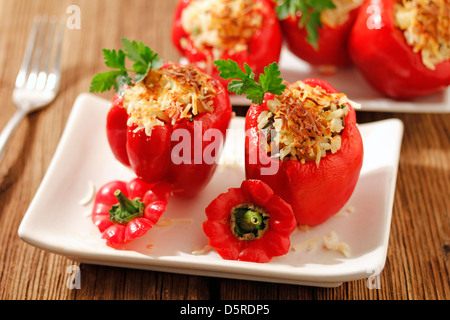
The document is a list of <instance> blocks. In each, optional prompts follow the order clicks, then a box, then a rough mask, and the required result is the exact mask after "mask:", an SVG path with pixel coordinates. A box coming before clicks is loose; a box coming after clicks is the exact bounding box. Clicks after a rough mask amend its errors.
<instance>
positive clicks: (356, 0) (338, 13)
mask: <svg viewBox="0 0 450 320" xmlns="http://www.w3.org/2000/svg"><path fill="white" fill-rule="evenodd" d="M362 3H363V0H333V4H334V5H335V7H336V8H334V9H327V10H324V11H322V14H321V15H320V19H321V21H322V23H323V24H326V25H327V26H329V27H332V28H334V27H337V26H340V25H342V24H344V23H345V22H346V21H347V20H348V18H349V14H350V11H352V10H354V9H356V8H358V7H359V6H361V4H362Z"/></svg>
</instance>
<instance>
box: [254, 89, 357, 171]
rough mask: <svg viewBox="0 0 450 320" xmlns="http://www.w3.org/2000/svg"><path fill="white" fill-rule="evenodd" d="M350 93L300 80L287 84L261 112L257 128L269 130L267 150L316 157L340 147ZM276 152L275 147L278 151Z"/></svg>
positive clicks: (286, 157) (297, 157) (279, 155)
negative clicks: (280, 93) (325, 88)
mask: <svg viewBox="0 0 450 320" xmlns="http://www.w3.org/2000/svg"><path fill="white" fill-rule="evenodd" d="M347 102H348V99H347V97H346V96H345V95H344V94H342V93H327V92H326V91H325V90H324V89H322V88H320V87H318V86H317V87H312V86H310V85H307V84H305V83H303V82H301V81H297V82H295V83H292V84H287V88H286V90H285V91H284V92H283V94H282V95H280V96H275V98H274V99H273V100H269V101H267V108H268V110H267V111H263V112H261V114H260V116H259V118H258V128H259V129H260V130H266V137H267V144H266V151H267V153H268V154H269V153H272V151H273V150H278V153H276V154H272V155H271V156H272V157H275V158H280V159H281V160H297V161H301V162H302V163H304V162H305V161H315V162H316V165H317V166H318V165H319V162H320V159H321V158H322V157H325V156H326V155H327V152H328V151H330V152H332V153H336V152H337V151H338V150H339V149H340V148H341V136H340V135H339V133H340V132H341V131H342V130H343V129H344V117H345V115H347V113H348V106H347V105H346V103H347ZM275 152H276V151H275Z"/></svg>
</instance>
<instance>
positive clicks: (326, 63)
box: [277, 0, 363, 72]
mask: <svg viewBox="0 0 450 320" xmlns="http://www.w3.org/2000/svg"><path fill="white" fill-rule="evenodd" d="M362 2H363V1H362V0H326V1H293V0H280V1H278V7H277V11H278V16H279V18H280V24H281V28H282V31H283V35H284V38H285V40H286V43H287V46H288V48H289V50H290V51H292V53H294V54H295V55H296V56H298V57H299V58H300V59H302V60H304V61H306V62H308V63H310V64H312V65H315V66H318V67H320V68H322V71H326V72H328V71H330V68H331V71H333V70H335V68H336V67H345V66H350V65H351V64H352V61H351V59H350V55H349V52H348V49H347V44H348V37H349V34H350V31H351V28H352V26H353V23H354V22H355V19H356V16H357V14H358V11H359V8H360V6H361V4H362Z"/></svg>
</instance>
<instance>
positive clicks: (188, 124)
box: [106, 64, 232, 197]
mask: <svg viewBox="0 0 450 320" xmlns="http://www.w3.org/2000/svg"><path fill="white" fill-rule="evenodd" d="M170 66H171V64H165V65H164V66H163V68H169V67H170ZM211 81H212V82H211V83H212V84H213V86H214V88H215V90H216V92H217V94H216V95H215V96H214V98H212V102H213V106H214V110H213V111H212V112H204V113H200V114H198V115H197V116H195V118H193V121H191V120H189V119H181V120H179V121H178V122H177V123H175V124H172V123H165V124H164V125H158V126H155V127H154V128H153V129H152V131H151V135H147V134H146V132H145V130H143V129H141V130H136V125H128V123H127V122H128V118H129V115H128V114H127V111H126V110H125V108H124V107H123V98H122V97H120V96H118V95H116V96H115V97H114V98H113V101H112V106H111V109H110V110H109V113H108V115H107V124H106V129H107V137H108V142H109V144H110V147H111V149H112V151H113V154H114V155H115V157H116V158H117V159H118V160H119V161H120V162H121V163H122V164H124V165H125V166H129V167H131V168H132V169H133V170H134V172H135V173H136V175H137V176H138V177H139V178H142V179H143V180H144V181H146V182H148V183H153V182H157V181H167V182H169V183H171V184H172V186H173V193H174V194H175V195H178V196H184V197H190V196H194V195H196V194H197V193H199V192H200V191H201V190H202V189H203V188H204V187H205V186H206V184H207V183H208V182H209V180H210V179H211V177H212V175H213V173H214V170H215V168H216V167H217V161H206V159H204V157H203V154H204V152H205V150H206V148H208V146H210V145H211V143H214V141H213V142H209V141H208V139H205V133H206V132H207V131H208V130H210V129H216V130H219V131H220V133H221V137H222V138H223V139H225V137H226V130H227V128H228V125H229V123H230V120H231V116H232V109H231V104H230V100H229V97H228V93H227V90H226V89H225V88H224V87H223V86H222V85H221V83H220V82H218V81H214V80H211ZM177 132H186V133H188V137H189V138H190V139H191V141H190V142H191V143H190V144H189V149H190V156H188V158H189V159H188V160H189V161H183V162H181V163H176V162H174V161H173V159H172V156H173V154H172V153H173V152H174V150H175V148H176V146H177V145H178V144H180V143H181V142H179V141H178V140H176V139H174V134H175V135H176V133H177ZM183 139H184V138H183ZM183 142H184V141H183ZM215 157H217V158H218V157H219V154H216V155H215Z"/></svg>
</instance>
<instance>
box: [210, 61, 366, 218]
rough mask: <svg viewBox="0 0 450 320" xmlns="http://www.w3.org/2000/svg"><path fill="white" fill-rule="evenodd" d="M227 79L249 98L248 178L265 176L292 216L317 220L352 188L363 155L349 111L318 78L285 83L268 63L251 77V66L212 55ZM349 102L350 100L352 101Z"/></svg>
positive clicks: (330, 212)
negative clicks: (237, 63)
mask: <svg viewBox="0 0 450 320" xmlns="http://www.w3.org/2000/svg"><path fill="white" fill-rule="evenodd" d="M216 65H217V66H218V70H219V71H220V72H221V74H220V75H221V76H222V77H224V78H226V79H227V78H228V79H230V78H231V79H236V78H237V79H236V80H233V82H232V83H231V84H230V86H229V90H230V89H232V90H235V91H236V93H238V94H246V95H247V97H248V98H249V99H250V100H252V102H253V103H252V105H251V106H250V108H249V110H248V112H247V116H246V121H245V134H246V138H245V173H246V178H247V179H256V180H261V181H263V182H265V183H267V184H268V185H269V186H270V187H271V188H272V190H273V191H274V193H275V194H277V195H279V196H281V197H282V198H283V199H284V200H285V201H286V202H287V203H289V204H290V205H291V206H292V209H293V210H294V214H295V217H296V219H297V223H298V224H303V225H312V226H313V225H318V224H321V223H323V222H324V221H326V220H327V219H328V218H330V217H331V216H333V215H334V214H336V213H337V212H338V211H339V210H340V209H341V208H342V207H343V206H344V205H345V204H346V202H347V201H348V200H349V198H350V196H351V195H352V193H353V191H354V189H355V186H356V183H357V181H358V178H359V173H360V171H361V167H362V161H363V144H362V138H361V135H360V132H359V130H358V128H357V125H356V113H355V110H354V109H353V106H352V104H355V103H354V102H350V100H349V99H348V98H347V97H346V95H344V94H342V93H339V92H337V90H336V89H335V88H333V87H332V86H331V85H330V84H329V83H327V82H326V81H323V80H320V79H307V80H304V81H297V82H295V83H287V82H285V81H283V79H282V78H281V77H280V75H281V72H280V71H279V70H278V66H277V65H276V64H275V63H274V64H271V65H269V66H267V67H266V68H265V69H264V73H263V74H261V76H260V77H259V79H260V82H259V83H258V82H256V81H255V79H254V77H253V74H252V72H251V69H250V68H249V67H248V66H247V67H246V68H245V70H246V71H247V73H244V72H242V71H240V70H239V69H238V67H237V65H236V63H235V62H233V61H224V60H219V61H216ZM355 105H356V104H355Z"/></svg>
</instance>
